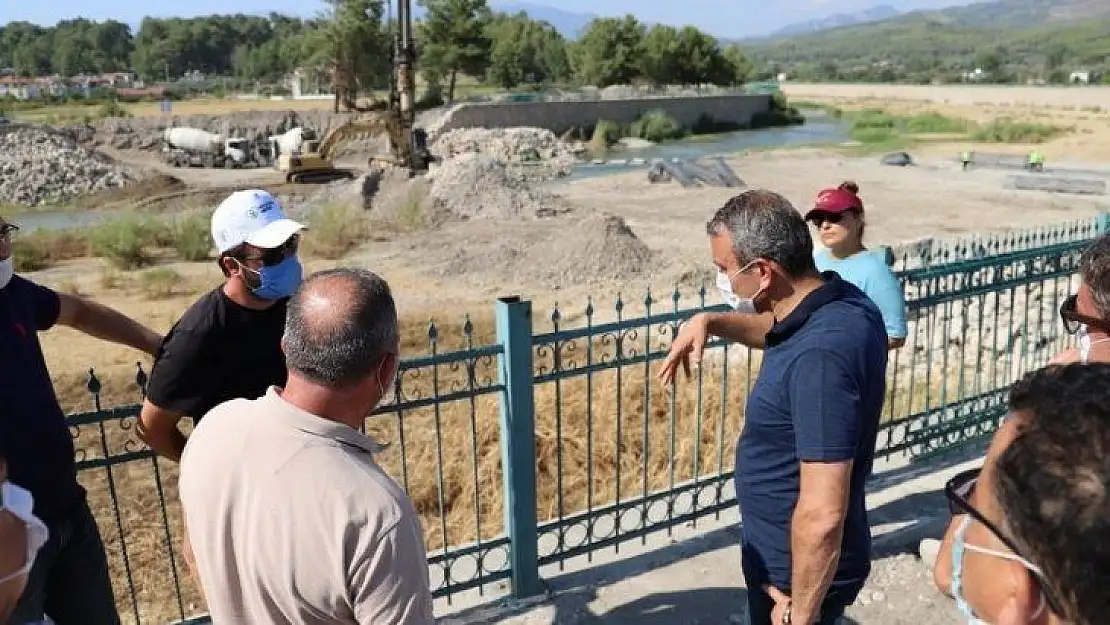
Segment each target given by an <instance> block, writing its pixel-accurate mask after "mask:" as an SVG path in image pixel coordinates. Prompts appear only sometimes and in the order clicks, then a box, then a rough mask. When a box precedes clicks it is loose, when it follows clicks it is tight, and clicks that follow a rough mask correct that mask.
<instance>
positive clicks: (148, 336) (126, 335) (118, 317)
mask: <svg viewBox="0 0 1110 625" xmlns="http://www.w3.org/2000/svg"><path fill="white" fill-rule="evenodd" d="M58 304H59V308H58V323H60V324H62V325H66V326H69V327H71V328H73V329H75V330H80V331H81V332H84V333H85V334H88V335H89V336H94V337H96V338H98V339H103V340H105V341H111V342H113V343H119V344H120V345H127V346H128V347H133V348H135V349H137V350H139V351H141V352H145V353H147V354H150V355H151V356H153V355H154V354H155V353H156V352H157V351H158V345H159V344H160V343H161V342H162V337H161V336H159V335H158V334H157V333H156V332H154V331H153V330H151V329H150V328H147V327H146V326H144V325H142V324H140V323H138V322H137V321H135V320H133V319H131V318H130V317H128V316H127V315H124V314H123V313H120V312H118V311H116V310H113V309H112V308H109V307H107V306H105V305H103V304H98V303H96V302H94V301H92V300H88V299H85V298H83V297H78V296H76V295H70V294H68V293H58Z"/></svg>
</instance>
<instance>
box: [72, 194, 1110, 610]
mask: <svg viewBox="0 0 1110 625" xmlns="http://www.w3.org/2000/svg"><path fill="white" fill-rule="evenodd" d="M1108 226H1110V216H1108V215H1103V216H1100V217H1097V218H1092V219H1088V220H1084V221H1081V222H1073V223H1068V224H1061V225H1058V226H1054V227H1052V228H1045V229H1037V230H1031V231H1027V232H1020V233H1013V234H1009V235H1004V236H997V237H977V238H970V239H963V240H959V241H952V242H940V243H936V242H934V243H932V244H931V246H930V247H929V248H928V250H927V251H925V252H920V251H919V252H917V256H914V257H913V258H910V257H909V256H903V257H902V258H896V259H895V262H894V263H893V264H894V268H895V270H896V273H897V275H898V276H899V278H900V280H901V281H902V284H903V288H904V292H905V296H906V301H907V309H908V325H909V335H908V337H907V340H906V344H905V345H904V346H903V347H902V348H900V349H898V350H896V351H894V352H892V353H891V357H890V363H889V367H888V373H887V402H886V406H885V409H884V416H883V421H884V423H883V427H882V429H881V431H880V436H879V440H878V442H877V450H876V451H877V455H878V456H879V457H882V458H886V457H893V456H899V457H905V458H908V459H910V461H917V460H921V459H928V458H932V457H934V456H937V455H940V454H945V453H950V452H953V451H956V450H959V449H961V448H963V447H964V446H966V445H968V444H972V443H975V442H977V441H981V440H983V439H984V438H985V437H986V436H989V434H990V433H991V432H993V431H994V429H995V428H996V427H997V424H998V421H999V419H1000V418H1001V416H1002V415H1004V414H1005V410H1006V408H1005V406H1006V398H1007V393H1008V389H1009V387H1010V385H1011V384H1012V383H1013V382H1014V381H1015V380H1016V379H1017V378H1018V377H1020V376H1021V375H1022V374H1023V373H1024V372H1026V371H1029V370H1031V369H1034V368H1037V367H1040V366H1043V365H1045V364H1047V362H1048V360H1049V358H1051V356H1052V355H1053V354H1054V353H1056V352H1058V351H1060V350H1061V349H1064V348H1065V347H1067V346H1068V345H1069V344H1070V337H1069V336H1068V335H1066V334H1064V333H1062V326H1061V324H1060V321H1059V316H1058V312H1057V311H1058V305H1059V302H1060V301H1061V300H1062V299H1063V298H1064V297H1065V296H1066V295H1067V294H1068V293H1070V292H1072V291H1073V290H1074V288H1075V287H1076V283H1077V278H1076V272H1077V268H1078V259H1079V256H1080V254H1081V253H1082V251H1083V249H1084V248H1085V247H1086V246H1087V245H1088V244H1089V243H1090V241H1091V240H1093V239H1094V238H1095V237H1097V236H1099V235H1100V234H1101V233H1103V232H1107V231H1108ZM888 258H889V256H888ZM712 297H715V296H711V294H710V293H709V292H707V290H706V289H705V288H704V287H703V288H702V289H700V290H698V291H696V292H694V293H688V292H687V293H683V292H680V291H678V290H676V291H673V292H671V293H669V294H667V295H666V296H664V297H657V296H656V295H654V294H652V293H650V292H649V293H646V294H645V295H644V296H642V297H637V298H635V299H628V298H625V297H624V296H621V295H617V296H616V297H614V298H613V300H612V301H611V302H608V303H604V304H603V303H602V302H601V301H600V300H593V301H590V302H588V303H586V305H584V306H582V307H578V308H568V307H559V306H556V307H555V308H554V309H553V310H551V311H549V312H548V313H546V314H544V315H543V316H542V317H541V316H539V315H533V313H532V306H531V303H530V302H528V301H522V300H520V299H518V298H503V299H501V300H498V302H497V303H496V308H495V311H494V313H493V314H492V315H488V316H475V317H474V318H471V317H466V318H464V319H461V320H459V321H458V322H455V323H451V322H432V323H429V324H428V325H427V326H426V327H421V328H411V327H407V328H405V330H404V332H403V338H404V346H403V349H404V350H405V352H406V353H410V354H415V353H420V354H421V355H419V356H413V357H410V358H407V359H406V360H405V361H404V362H403V363H402V365H401V371H400V373H399V375H398V378H397V381H396V382H395V384H394V388H393V392H392V397H390V398H388V401H387V402H386V403H384V404H383V405H382V406H381V407H379V408H378V409H377V410H376V411H375V412H374V414H373V415H371V416H370V417H369V418H368V419H367V421H366V432H367V434H368V435H370V436H373V437H374V438H375V439H377V440H379V441H381V442H383V443H386V449H385V451H384V452H382V454H381V455H380V456H379V458H378V461H379V462H380V463H381V464H382V466H383V467H385V469H386V470H387V471H388V472H389V473H390V474H391V475H392V476H393V477H394V478H395V479H397V481H398V482H399V483H400V484H401V485H402V486H403V487H404V488H405V490H406V492H407V493H408V494H409V496H410V497H411V498H412V500H413V502H414V504H415V505H416V508H417V510H418V511H419V513H420V514H421V517H422V520H423V524H424V530H425V537H426V542H427V547H428V555H429V557H428V566H429V569H430V572H431V576H432V584H433V588H434V593H435V595H436V597H437V600H438V601H442V602H446V603H450V602H451V601H452V599H453V598H454V597H456V596H458V594H459V593H462V592H464V591H466V592H473V593H479V594H483V595H485V594H488V593H491V592H495V593H500V586H503V585H507V586H508V587H509V588H510V589H511V592H512V593H513V594H514V595H517V596H527V595H532V594H535V593H538V592H541V591H542V589H543V581H542V579H541V577H540V573H539V567H540V566H545V565H551V566H555V567H557V568H558V569H561V568H562V567H563V566H564V564H565V563H566V561H567V560H568V559H570V558H576V557H583V558H586V559H592V558H593V557H594V555H596V554H597V553H598V552H599V551H600V550H603V549H604V550H609V549H611V550H613V551H614V552H619V550H620V548H621V546H622V545H624V544H627V543H628V542H629V541H635V540H639V541H643V542H646V540H647V536H648V534H649V533H652V532H656V531H668V532H669V531H670V529H671V528H673V527H674V526H676V525H679V524H685V523H697V522H698V521H699V520H703V519H706V518H707V517H717V516H718V515H719V514H720V513H721V512H722V511H724V510H726V509H727V508H729V507H730V506H734V505H735V493H734V491H733V487H732V481H731V476H732V466H733V462H732V457H733V453H734V444H735V440H736V438H737V434H738V433H739V431H740V428H741V426H742V423H743V407H744V400H745V398H746V397H747V395H748V391H749V390H750V387H751V384H752V382H753V381H754V380H755V377H756V375H757V374H758V370H759V363H760V355H759V352H758V351H752V350H748V349H746V348H743V347H738V346H736V345H729V344H726V343H723V342H720V341H713V342H711V344H710V345H709V346H707V349H706V355H705V358H704V359H703V364H702V366H701V367H699V368H697V369H696V370H694V371H692V375H691V376H689V377H686V376H679V379H678V380H676V381H675V383H674V384H673V385H672V386H671V387H670V388H664V387H662V386H661V385H660V384H658V382H657V381H656V380H655V375H654V374H655V370H656V367H655V365H657V364H658V361H660V360H661V359H662V358H663V357H665V355H666V353H667V350H668V347H669V344H670V341H671V339H672V338H673V336H674V335H675V333H676V332H677V328H678V326H679V324H680V323H681V322H682V321H684V320H685V319H687V318H689V317H690V316H691V315H693V314H695V313H697V312H698V311H702V310H724V307H723V306H720V305H714V304H711V303H710V300H711V299H712ZM145 382H146V375H145V373H144V372H143V370H142V368H141V367H140V368H139V369H138V371H137V374H136V376H135V380H134V383H135V384H136V385H137V388H138V389H142V388H143V387H144V386H145ZM102 386H103V384H102V382H101V380H100V379H98V377H97V376H96V375H95V374H94V373H93V372H92V371H90V373H89V380H88V391H89V393H90V395H91V397H92V401H91V404H92V408H93V410H92V411H90V412H85V413H80V414H73V415H70V416H69V423H70V427H71V430H72V432H73V436H74V440H75V443H76V446H77V448H78V451H77V461H78V468H79V476H80V479H81V481H82V483H83V484H84V485H85V487H86V489H87V490H88V492H89V499H90V505H91V506H92V508H93V510H94V512H95V514H96V516H97V520H98V522H99V524H100V527H101V530H102V533H103V535H104V540H105V545H106V549H107V551H108V556H109V561H110V565H111V569H112V575H113V582H114V585H115V589H116V593H117V599H118V604H119V608H120V611H121V613H123V614H124V615H125V620H126V621H127V622H135V623H140V622H150V623H164V622H168V621H182V620H185V619H187V618H189V619H193V621H191V622H203V617H201V620H196V613H198V612H202V611H203V601H202V600H201V599H200V596H199V594H198V593H197V591H196V588H194V587H193V584H192V580H191V578H190V576H189V575H187V574H184V573H183V571H184V570H185V569H184V567H183V564H182V562H183V561H182V559H181V556H180V551H179V549H180V542H181V513H180V507H179V505H178V503H177V490H176V482H177V467H176V465H174V464H172V463H166V462H163V461H156V460H155V459H154V457H153V455H152V454H151V452H150V451H149V450H148V449H147V448H146V447H145V446H144V445H143V444H142V443H141V442H140V440H139V439H138V437H137V436H136V435H135V419H136V417H137V415H138V409H139V406H138V405H129V406H121V407H113V408H107V407H104V406H102V405H101V397H102V395H103V394H104V390H103V388H102ZM133 388H134V387H133ZM139 392H140V397H141V390H140V391H139ZM306 496H308V495H306Z"/></svg>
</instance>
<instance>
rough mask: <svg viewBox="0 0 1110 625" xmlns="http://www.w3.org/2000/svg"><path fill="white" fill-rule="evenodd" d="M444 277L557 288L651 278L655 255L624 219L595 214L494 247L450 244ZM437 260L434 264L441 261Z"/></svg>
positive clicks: (507, 237)
mask: <svg viewBox="0 0 1110 625" xmlns="http://www.w3.org/2000/svg"><path fill="white" fill-rule="evenodd" d="M434 256H435V257H436V258H435V260H441V262H439V263H437V264H438V265H439V271H438V273H439V274H440V275H441V276H443V277H460V278H463V279H472V278H474V275H473V274H474V272H475V268H476V267H480V268H481V269H480V273H481V274H482V275H488V276H497V280H496V281H497V282H498V283H499V284H519V283H541V284H544V285H545V286H547V287H549V288H553V289H558V288H569V287H573V286H582V285H589V284H602V283H607V282H610V281H628V280H633V279H636V278H642V277H645V276H649V275H651V272H652V271H653V269H654V268H655V253H654V252H653V251H652V250H651V249H650V248H649V247H648V246H647V245H646V244H644V242H643V241H641V240H640V239H639V237H637V236H636V233H634V232H633V231H632V229H631V228H629V227H628V224H626V223H625V222H624V220H623V219H621V218H620V217H617V216H614V215H609V214H592V215H588V216H586V217H583V218H573V217H572V218H570V220H569V221H566V222H562V223H559V224H558V225H557V226H555V227H552V228H548V229H545V230H544V231H543V232H537V231H532V232H527V233H526V232H515V233H514V232H512V231H511V230H510V231H508V232H506V233H505V235H504V236H503V237H502V238H501V239H500V240H499V241H498V242H497V243H494V244H488V243H487V244H484V245H474V244H473V243H472V242H470V241H465V240H464V241H460V242H459V243H458V244H457V245H456V244H448V245H446V246H445V249H443V250H442V253H440V254H435V255H434ZM435 260H432V262H435Z"/></svg>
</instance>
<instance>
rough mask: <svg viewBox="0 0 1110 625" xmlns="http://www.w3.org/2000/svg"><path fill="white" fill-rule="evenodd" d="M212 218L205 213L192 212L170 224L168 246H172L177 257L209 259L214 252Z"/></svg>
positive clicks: (191, 259)
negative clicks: (210, 224)
mask: <svg viewBox="0 0 1110 625" xmlns="http://www.w3.org/2000/svg"><path fill="white" fill-rule="evenodd" d="M209 221H210V218H209V217H208V216H207V215H205V214H203V213H190V214H187V215H185V216H183V217H180V218H178V219H177V220H175V221H174V222H173V224H172V225H171V226H170V228H169V230H170V232H171V236H170V239H171V240H170V242H169V246H168V247H172V248H173V249H174V251H175V252H176V253H177V257H178V258H179V259H181V260H184V261H187V262H199V261H203V260H208V256H209V254H210V253H211V252H212V246H213V243H212V231H211V229H210V228H209Z"/></svg>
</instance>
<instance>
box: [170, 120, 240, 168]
mask: <svg viewBox="0 0 1110 625" xmlns="http://www.w3.org/2000/svg"><path fill="white" fill-rule="evenodd" d="M162 140H163V145H162V160H163V161H165V162H166V163H167V164H169V165H173V166H174V167H233V168H238V167H244V166H246V165H247V164H248V161H250V160H251V150H250V142H249V141H247V140H246V139H243V138H241V137H229V138H227V139H225V138H224V137H223V135H219V134H215V133H211V132H208V131H205V130H201V129H199V128H167V129H166V131H165V133H163V135H162Z"/></svg>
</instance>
